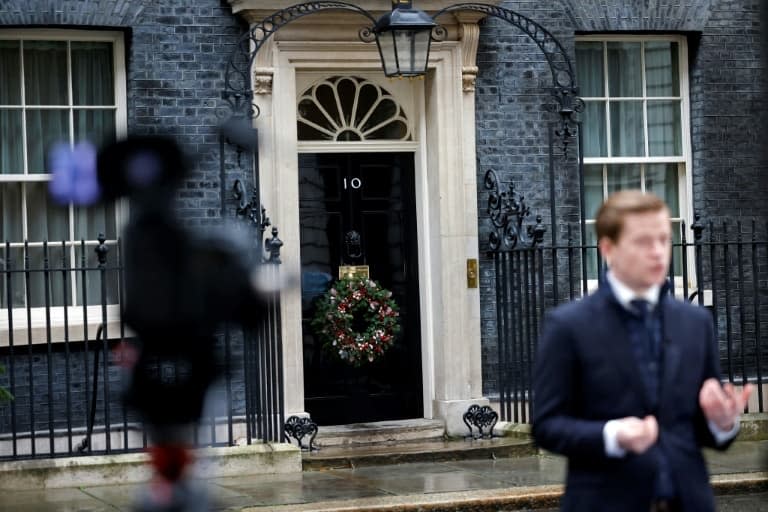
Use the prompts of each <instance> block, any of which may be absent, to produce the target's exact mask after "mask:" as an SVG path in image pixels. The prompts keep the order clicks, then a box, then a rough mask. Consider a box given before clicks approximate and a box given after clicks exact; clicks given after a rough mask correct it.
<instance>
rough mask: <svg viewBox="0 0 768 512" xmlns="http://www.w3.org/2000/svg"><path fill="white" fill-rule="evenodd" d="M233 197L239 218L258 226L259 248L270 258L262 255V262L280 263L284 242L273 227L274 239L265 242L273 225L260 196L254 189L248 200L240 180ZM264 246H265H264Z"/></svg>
mask: <svg viewBox="0 0 768 512" xmlns="http://www.w3.org/2000/svg"><path fill="white" fill-rule="evenodd" d="M232 195H233V196H234V198H235V199H237V201H238V202H237V208H236V210H235V213H236V214H237V216H238V217H240V218H242V219H244V220H246V221H248V222H250V223H251V224H253V225H254V226H256V229H257V231H258V232H259V238H258V242H259V247H264V249H265V250H266V252H267V255H268V256H264V255H262V260H263V261H264V262H268V263H277V264H279V263H280V248H281V247H282V246H283V242H282V240H280V239H279V238H278V237H277V233H278V231H277V228H276V227H274V226H273V227H272V238H270V239H267V240H264V232H265V231H266V230H267V227H269V226H270V225H271V223H270V220H269V217H267V209H266V208H264V206H262V205H261V204H260V203H259V196H258V194H257V193H256V189H255V188H254V189H253V191H252V192H251V198H250V200H248V199H247V198H246V193H245V186H244V185H243V182H242V181H240V180H235V184H234V187H233V192H232ZM262 244H263V245H262Z"/></svg>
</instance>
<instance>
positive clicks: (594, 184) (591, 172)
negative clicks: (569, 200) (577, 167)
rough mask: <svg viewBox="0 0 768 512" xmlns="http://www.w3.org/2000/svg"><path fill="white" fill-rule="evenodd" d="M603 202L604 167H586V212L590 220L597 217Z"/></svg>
mask: <svg viewBox="0 0 768 512" xmlns="http://www.w3.org/2000/svg"><path fill="white" fill-rule="evenodd" d="M602 202H603V166H602V165H585V166H584V211H585V213H586V216H587V218H588V219H594V218H595V217H596V216H597V210H598V209H599V208H600V205H601V204H602Z"/></svg>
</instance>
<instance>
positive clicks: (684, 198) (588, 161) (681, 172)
mask: <svg viewBox="0 0 768 512" xmlns="http://www.w3.org/2000/svg"><path fill="white" fill-rule="evenodd" d="M575 39H576V43H581V42H601V43H609V42H652V41H663V42H674V43H677V44H678V48H679V50H678V51H679V55H678V77H679V87H680V96H679V97H674V96H669V97H667V96H660V97H656V96H654V97H652V98H653V100H675V101H677V100H679V101H680V108H681V112H680V129H681V131H682V133H681V140H680V143H681V153H682V154H681V155H680V156H668V157H667V156H662V157H659V156H637V157H612V156H599V157H585V158H584V165H585V166H586V165H601V166H602V173H603V197H606V196H607V194H608V181H607V176H606V166H607V165H615V164H638V165H640V166H641V169H642V170H641V187H642V189H643V191H645V169H646V166H647V165H648V164H658V163H664V164H671V163H676V164H677V170H678V172H677V174H678V198H677V199H678V204H679V206H680V209H679V211H678V212H671V213H672V221H676V222H680V221H684V222H685V225H686V230H687V232H686V238H687V239H688V240H691V239H692V232H691V230H690V225H691V222H692V220H693V214H692V204H691V198H692V197H693V180H692V175H693V157H692V146H691V119H690V82H689V73H688V41H687V39H686V38H685V37H684V36H681V35H673V34H668V35H633V34H594V35H582V36H576V38H575ZM606 51H607V44H604V45H603V52H604V54H603V66H604V68H603V80H604V82H603V88H604V96H596V97H593V96H584V97H582V99H583V100H585V101H589V100H597V101H603V102H605V105H606V109H607V111H606V144H607V151H608V154H610V152H611V131H610V122H611V119H610V102H611V99H610V98H611V97H610V96H609V95H608V94H609V89H608V69H607V66H608V58H607V55H606V54H605V52H606ZM641 59H642V60H641V62H642V65H643V69H642V76H643V96H642V97H637V98H635V97H632V98H629V97H627V98H624V97H622V100H643V110H644V112H646V118H645V119H646V120H645V122H644V123H643V129H644V130H645V154H646V155H647V154H648V153H649V151H648V149H649V148H648V145H649V140H648V122H647V100H648V98H649V97H648V96H647V90H646V87H645V80H646V78H645V76H646V70H645V52H641ZM576 73H577V77H578V73H579V70H578V69H577V70H576ZM614 101H615V100H614ZM594 223H595V219H592V218H590V219H587V220H586V224H587V226H588V228H589V229H594ZM687 256H688V269H687V272H688V285H689V289H691V288H693V287H695V272H694V266H693V265H694V263H693V257H694V255H693V252H690V253H689V254H688V255H687ZM592 281H593V280H590V289H591V288H592V287H593V286H595V287H596V286H597V282H596V280H595V282H594V283H592ZM675 288H679V291H680V294H677V293H676V295H678V296H680V295H681V294H682V290H683V283H682V275H680V276H678V275H676V276H675ZM676 291H677V290H676Z"/></svg>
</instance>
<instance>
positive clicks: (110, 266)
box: [75, 244, 119, 306]
mask: <svg viewBox="0 0 768 512" xmlns="http://www.w3.org/2000/svg"><path fill="white" fill-rule="evenodd" d="M108 247H109V252H108V253H107V270H106V271H105V272H104V282H105V284H106V290H105V292H106V303H107V304H117V303H118V299H119V288H118V282H119V279H118V278H119V275H118V272H117V270H116V269H115V268H114V267H115V265H116V263H117V247H116V246H114V245H109V246H108ZM82 257H83V251H82V248H81V247H80V245H79V244H78V245H77V247H76V249H75V265H76V266H77V267H78V268H82V267H81V265H82V262H83V260H82ZM85 269H86V271H85V282H83V273H82V272H79V271H78V272H77V274H76V279H77V285H76V286H77V289H76V299H75V300H76V301H77V303H78V304H83V291H85V293H86V294H87V298H88V301H87V304H88V305H89V306H94V305H98V304H101V302H102V301H101V294H102V290H101V282H102V273H101V271H100V270H99V260H98V256H97V255H96V252H95V251H94V246H93V245H86V246H85Z"/></svg>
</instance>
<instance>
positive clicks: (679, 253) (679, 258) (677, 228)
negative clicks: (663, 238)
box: [672, 221, 683, 276]
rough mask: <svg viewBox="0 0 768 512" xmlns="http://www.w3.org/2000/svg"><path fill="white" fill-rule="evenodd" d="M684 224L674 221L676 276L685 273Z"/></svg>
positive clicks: (673, 245)
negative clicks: (682, 245)
mask: <svg viewBox="0 0 768 512" xmlns="http://www.w3.org/2000/svg"><path fill="white" fill-rule="evenodd" d="M681 232H682V225H681V223H680V222H678V221H672V273H673V275H676V276H681V275H683V249H682V247H681V246H680V244H682V238H681Z"/></svg>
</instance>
